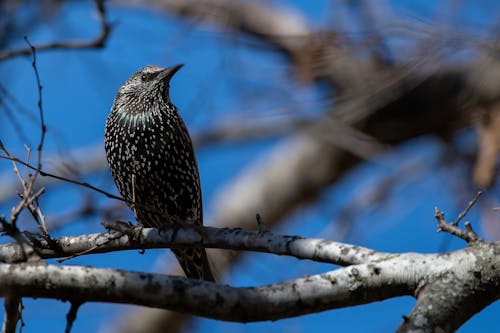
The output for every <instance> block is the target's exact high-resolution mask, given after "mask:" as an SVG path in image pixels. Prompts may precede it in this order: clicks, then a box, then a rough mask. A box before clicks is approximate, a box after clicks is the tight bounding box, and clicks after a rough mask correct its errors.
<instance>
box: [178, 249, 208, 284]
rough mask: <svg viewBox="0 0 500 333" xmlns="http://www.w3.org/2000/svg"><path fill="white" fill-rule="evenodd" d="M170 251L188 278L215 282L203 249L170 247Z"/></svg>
mask: <svg viewBox="0 0 500 333" xmlns="http://www.w3.org/2000/svg"><path fill="white" fill-rule="evenodd" d="M172 252H174V254H175V256H176V257H177V260H179V263H180V264H181V267H182V269H183V270H184V273H185V274H186V276H187V277H188V278H190V279H198V280H206V281H212V282H215V278H214V275H213V274H212V270H211V269H210V264H209V262H208V257H207V251H205V249H203V248H187V249H172Z"/></svg>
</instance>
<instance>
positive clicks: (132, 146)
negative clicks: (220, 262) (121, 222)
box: [104, 64, 215, 281]
mask: <svg viewBox="0 0 500 333" xmlns="http://www.w3.org/2000/svg"><path fill="white" fill-rule="evenodd" d="M182 66H183V65H182V64H179V65H175V66H171V67H167V68H162V67H159V66H153V65H149V66H146V67H143V68H141V69H139V70H138V71H137V72H135V73H134V74H133V75H132V76H131V77H130V78H129V79H128V80H127V81H126V82H125V83H124V84H123V85H122V86H121V87H120V88H119V89H118V92H117V93H116V96H115V99H114V102H113V106H112V107H111V111H110V113H109V115H108V118H107V120H106V126H105V133H104V146H105V151H106V157H107V161H108V164H109V167H110V169H111V174H112V176H113V180H114V182H115V184H116V187H117V188H118V191H119V192H120V194H121V195H122V196H123V198H124V199H125V201H126V203H127V205H128V206H129V207H130V208H131V209H132V211H133V212H134V216H135V218H136V221H137V222H138V223H139V224H140V225H142V226H145V227H155V228H159V229H161V228H162V226H165V225H168V224H169V223H172V224H174V225H183V224H190V225H194V226H201V225H203V215H202V198H201V186H200V176H199V171H198V164H197V162H196V157H195V153H194V149H193V144H192V140H191V137H190V136H189V132H188V130H187V127H186V125H185V123H184V121H183V120H182V118H181V116H180V114H179V111H178V109H177V107H176V106H175V105H174V104H173V103H172V102H171V100H170V91H169V90H170V80H171V79H172V77H173V76H174V74H175V73H177V71H178V70H179V69H181V67H182ZM171 250H172V251H173V252H174V254H175V256H176V257H177V260H178V261H179V263H180V265H181V267H182V269H183V270H184V273H185V274H186V277H188V278H192V279H198V280H207V281H215V279H214V275H213V273H212V270H211V268H210V264H209V261H208V257H207V253H206V251H205V249H204V248H182V249H181V248H172V249H171Z"/></svg>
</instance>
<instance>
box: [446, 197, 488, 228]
mask: <svg viewBox="0 0 500 333" xmlns="http://www.w3.org/2000/svg"><path fill="white" fill-rule="evenodd" d="M482 193H483V192H481V191H478V192H477V193H476V195H475V196H474V198H472V200H471V201H469V203H468V204H467V207H465V210H464V211H463V212H461V213H460V214H458V217H457V219H456V220H455V222H453V223H452V224H453V225H454V226H458V224H459V223H460V221H461V220H462V219H463V218H464V217H465V216H466V215H467V213H468V212H469V210H470V209H471V208H472V206H474V204H475V203H476V202H477V200H478V199H479V197H480V196H481V194H482Z"/></svg>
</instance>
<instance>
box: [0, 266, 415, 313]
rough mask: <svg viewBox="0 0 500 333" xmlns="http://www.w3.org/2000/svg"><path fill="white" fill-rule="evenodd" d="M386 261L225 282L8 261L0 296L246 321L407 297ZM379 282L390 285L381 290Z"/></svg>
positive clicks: (1, 272)
mask: <svg viewBox="0 0 500 333" xmlns="http://www.w3.org/2000/svg"><path fill="white" fill-rule="evenodd" d="M391 266H392V268H389V267H391ZM393 267H394V263H389V262H388V263H385V264H381V265H373V264H363V265H358V266H356V267H351V268H345V269H339V270H336V271H333V272H329V273H325V274H321V275H314V276H310V277H306V278H301V279H296V280H291V281H287V282H283V283H278V284H273V285H266V286H262V287H251V288H232V287H229V286H223V285H217V284H214V283H211V282H205V281H197V280H189V279H185V278H181V277H172V276H166V275H161V274H148V273H135V272H128V271H122V270H112V269H100V268H90V267H80V266H54V265H28V264H15V265H2V266H0V281H2V282H1V284H0V296H5V295H7V294H16V295H20V296H21V295H22V296H25V297H37V298H55V299H62V300H72V301H94V302H111V303H127V304H136V305H143V306H148V307H155V308H162V309H169V310H174V311H179V312H187V313H193V314H196V315H199V316H205V317H209V318H215V319H219V320H227V321H239V322H251V321H262V320H276V319H281V318H287V317H292V316H298V315H302V314H307V313H313V312H318V311H323V310H326V309H333V308H339V307H345V306H353V305H358V304H365V303H369V302H373V301H378V300H382V299H386V298H390V297H396V296H401V295H410V294H411V285H412V283H408V279H404V278H403V276H402V275H400V274H401V273H402V272H403V271H402V270H397V271H396V270H394V269H393ZM384 284H389V285H390V288H381V287H382V286H383V285H384Z"/></svg>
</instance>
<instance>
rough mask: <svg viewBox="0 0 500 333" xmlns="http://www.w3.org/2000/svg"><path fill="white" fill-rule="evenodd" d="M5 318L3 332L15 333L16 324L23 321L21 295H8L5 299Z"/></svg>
mask: <svg viewBox="0 0 500 333" xmlns="http://www.w3.org/2000/svg"><path fill="white" fill-rule="evenodd" d="M4 310H5V314H4V319H3V325H2V333H15V332H16V326H17V323H18V322H19V321H21V325H23V324H24V323H23V322H22V312H21V310H22V302H21V298H20V297H16V296H13V297H12V296H8V297H5V300H4Z"/></svg>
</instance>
